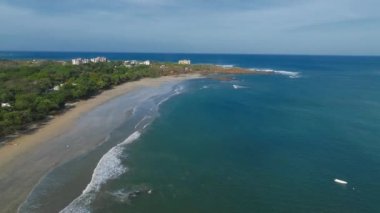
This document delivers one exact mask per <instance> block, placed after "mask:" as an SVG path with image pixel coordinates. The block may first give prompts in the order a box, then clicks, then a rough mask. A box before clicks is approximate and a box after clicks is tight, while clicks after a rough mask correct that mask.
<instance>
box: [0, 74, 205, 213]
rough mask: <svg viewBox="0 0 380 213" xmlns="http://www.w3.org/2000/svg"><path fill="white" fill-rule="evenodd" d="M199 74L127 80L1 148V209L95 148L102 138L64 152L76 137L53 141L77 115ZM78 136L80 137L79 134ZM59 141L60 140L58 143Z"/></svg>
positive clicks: (13, 209)
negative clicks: (121, 96)
mask: <svg viewBox="0 0 380 213" xmlns="http://www.w3.org/2000/svg"><path fill="white" fill-rule="evenodd" d="M197 77H199V75H181V76H165V77H160V78H147V79H142V80H139V81H136V82H128V83H125V84H122V85H119V86H117V87H115V88H113V89H111V90H107V91H104V92H102V93H101V94H99V95H97V96H95V97H93V98H91V99H89V100H85V101H80V102H78V103H77V104H76V106H75V107H74V108H73V109H70V110H69V111H67V112H65V113H63V114H61V115H58V116H56V117H55V118H53V119H52V120H50V121H49V122H48V123H47V124H46V125H44V126H42V127H41V128H39V129H38V130H36V131H35V132H33V133H30V134H27V135H23V136H20V137H18V138H17V139H15V140H13V141H12V142H10V143H8V144H7V145H5V146H3V147H1V148H0V171H1V172H0V212H16V211H17V207H18V206H19V205H20V204H21V203H22V202H23V201H24V200H25V198H26V197H27V195H28V194H29V193H30V191H31V190H32V189H33V186H35V185H36V184H37V183H38V181H39V180H40V179H41V177H43V176H44V175H45V174H47V173H48V172H49V171H50V170H51V169H53V168H55V167H57V166H58V165H61V164H62V163H64V162H67V161H68V160H70V159H73V158H75V157H77V156H79V155H81V154H84V153H86V152H88V151H89V150H91V149H93V148H94V147H95V146H97V145H98V144H99V143H101V142H102V140H99V141H92V142H88V143H86V144H85V145H84V146H81V147H80V148H77V149H70V151H65V152H63V151H62V147H69V146H71V145H75V144H71V143H75V140H72V141H65V142H64V144H62V140H61V141H60V142H59V140H54V141H55V142H53V139H56V138H58V137H61V136H62V135H65V133H67V132H68V131H69V130H71V129H72V127H73V125H74V124H75V123H76V121H77V120H78V118H79V117H80V116H81V115H82V114H84V113H86V112H88V111H91V110H93V109H94V108H96V107H97V106H99V105H101V104H103V103H106V102H107V101H110V100H111V99H113V98H116V97H118V96H120V95H124V94H126V93H129V92H131V91H135V90H137V89H140V88H144V87H158V86H160V85H162V84H164V83H168V82H172V81H182V80H188V79H192V78H197ZM78 137H79V136H78ZM57 141H58V142H57Z"/></svg>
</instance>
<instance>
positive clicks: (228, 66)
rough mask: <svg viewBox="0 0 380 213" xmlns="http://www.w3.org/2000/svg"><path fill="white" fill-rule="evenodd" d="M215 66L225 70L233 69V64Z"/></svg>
mask: <svg viewBox="0 0 380 213" xmlns="http://www.w3.org/2000/svg"><path fill="white" fill-rule="evenodd" d="M217 66H219V67H222V68H226V69H228V68H233V67H235V66H234V65H233V64H221V65H217Z"/></svg>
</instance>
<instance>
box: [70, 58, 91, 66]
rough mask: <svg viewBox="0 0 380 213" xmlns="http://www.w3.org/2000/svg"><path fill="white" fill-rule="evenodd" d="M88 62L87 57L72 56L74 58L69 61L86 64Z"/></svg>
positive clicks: (75, 63) (74, 63)
mask: <svg viewBox="0 0 380 213" xmlns="http://www.w3.org/2000/svg"><path fill="white" fill-rule="evenodd" d="M89 62H90V60H89V59H87V58H83V59H82V58H74V59H71V63H72V64H73V65H79V64H87V63H89Z"/></svg>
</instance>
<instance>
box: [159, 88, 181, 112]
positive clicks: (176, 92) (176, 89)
mask: <svg viewBox="0 0 380 213" xmlns="http://www.w3.org/2000/svg"><path fill="white" fill-rule="evenodd" d="M183 89H184V88H183V87H182V86H179V87H176V88H175V89H174V93H173V94H171V95H169V96H168V97H166V98H164V99H162V100H161V101H160V102H159V103H158V104H157V107H159V106H160V105H161V104H162V103H164V102H165V101H167V100H169V99H170V98H171V97H173V96H176V95H179V94H181V93H182V91H183Z"/></svg>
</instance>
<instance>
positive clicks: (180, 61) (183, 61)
mask: <svg viewBox="0 0 380 213" xmlns="http://www.w3.org/2000/svg"><path fill="white" fill-rule="evenodd" d="M178 64H186V65H189V64H191V61H190V60H187V59H184V60H179V61H178Z"/></svg>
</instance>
